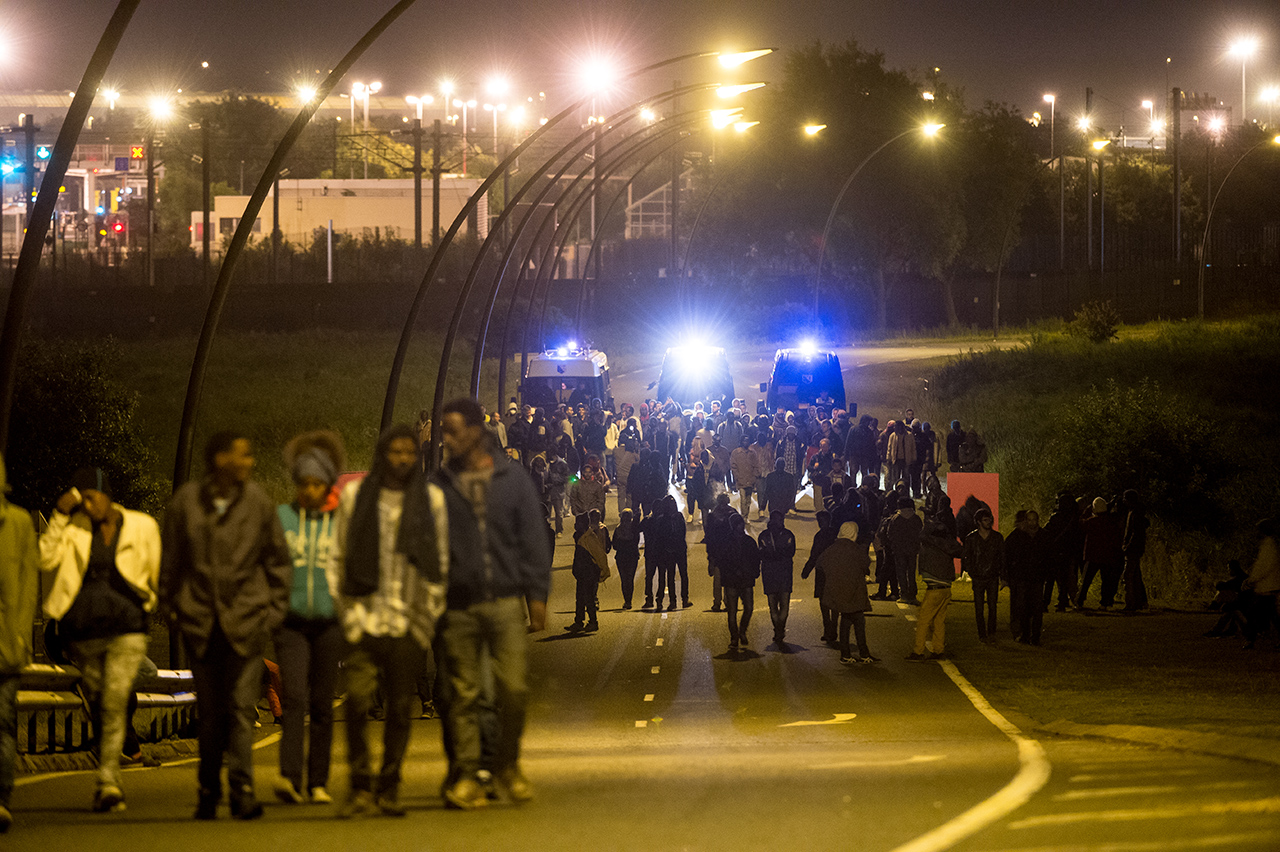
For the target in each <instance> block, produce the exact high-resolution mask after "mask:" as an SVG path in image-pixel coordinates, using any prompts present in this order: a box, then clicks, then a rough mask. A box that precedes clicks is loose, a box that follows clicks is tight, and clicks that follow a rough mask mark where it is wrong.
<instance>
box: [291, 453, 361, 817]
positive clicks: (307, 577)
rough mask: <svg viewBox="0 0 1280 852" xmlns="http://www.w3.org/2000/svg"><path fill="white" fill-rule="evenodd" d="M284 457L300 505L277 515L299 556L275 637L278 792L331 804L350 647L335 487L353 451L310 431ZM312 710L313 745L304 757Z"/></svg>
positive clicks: (295, 798) (295, 557)
mask: <svg viewBox="0 0 1280 852" xmlns="http://www.w3.org/2000/svg"><path fill="white" fill-rule="evenodd" d="M284 457H285V463H286V464H287V465H288V467H289V471H290V473H291V475H292V477H293V484H294V489H295V491H294V498H293V502H291V503H281V504H280V505H279V506H277V507H276V515H277V516H278V517H279V518H280V526H281V527H282V528H283V529H284V539H285V542H286V543H288V545H289V553H290V555H291V556H292V557H293V583H292V585H291V586H290V589H289V612H288V614H287V615H286V616H285V617H284V624H283V625H281V627H280V630H279V631H278V632H277V633H276V638H275V642H276V654H277V655H278V659H279V663H280V678H281V680H282V682H283V685H284V690H283V691H284V695H283V699H284V700H283V705H284V707H283V709H284V713H283V714H282V716H281V721H282V726H283V732H282V733H283V736H282V739H281V741H280V778H279V779H278V780H277V782H276V788H275V792H276V797H277V798H279V799H280V800H281V801H282V802H285V803H286V804H301V803H303V802H306V801H310V802H313V803H316V804H325V803H328V802H330V801H332V799H331V798H330V796H329V793H328V789H327V788H328V786H329V766H330V756H331V752H332V745H333V695H334V690H335V688H336V686H337V683H338V663H339V662H340V661H341V660H342V656H343V654H344V653H345V651H346V644H347V643H346V639H345V638H344V637H343V635H342V627H341V625H339V623H338V613H337V608H336V606H335V604H334V593H333V591H332V590H331V589H330V588H329V576H328V570H329V560H330V558H331V556H332V554H333V542H334V534H335V530H334V510H335V509H337V508H338V500H337V497H338V495H337V493H336V492H335V491H334V487H333V486H334V483H336V482H337V481H338V474H339V473H340V472H341V471H342V469H343V468H344V467H345V466H346V453H345V451H344V450H343V446H342V439H341V438H340V437H339V436H338V435H337V433H335V432H327V431H325V432H308V433H305V434H302V435H298V436H297V437H296V438H294V439H293V440H291V441H290V442H289V443H288V444H287V445H286V446H285V449H284ZM308 714H309V715H310V717H311V724H310V731H311V746H310V749H309V750H305V751H306V754H304V747H303V746H304V740H305V738H306V734H305V732H304V728H306V727H307V725H306V719H307V716H308ZM304 760H305V763H306V776H305V779H304V777H303V763H304Z"/></svg>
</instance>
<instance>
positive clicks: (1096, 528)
mask: <svg viewBox="0 0 1280 852" xmlns="http://www.w3.org/2000/svg"><path fill="white" fill-rule="evenodd" d="M1121 523H1122V521H1121V519H1120V518H1118V517H1116V513H1115V512H1112V511H1111V509H1110V506H1109V505H1108V504H1107V501H1106V499H1105V498H1103V497H1095V498H1094V500H1093V516H1092V517H1089V518H1085V519H1084V520H1083V521H1081V522H1080V532H1081V533H1082V534H1083V535H1084V576H1083V577H1082V578H1081V580H1080V591H1079V593H1077V595H1076V606H1078V607H1080V608H1081V609H1083V608H1084V604H1085V600H1086V599H1087V598H1088V596H1089V586H1091V585H1093V578H1094V577H1095V576H1097V575H1099V574H1101V575H1102V600H1101V605H1102V608H1103V609H1110V608H1111V606H1112V604H1114V603H1115V602H1116V592H1117V591H1118V590H1119V588H1120V574H1121V572H1122V571H1123V570H1124V528H1123V527H1122V526H1121Z"/></svg>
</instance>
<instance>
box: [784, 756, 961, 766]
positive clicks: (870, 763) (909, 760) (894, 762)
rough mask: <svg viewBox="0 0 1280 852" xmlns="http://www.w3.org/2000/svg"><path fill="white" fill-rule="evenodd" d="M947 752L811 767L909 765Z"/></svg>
mask: <svg viewBox="0 0 1280 852" xmlns="http://www.w3.org/2000/svg"><path fill="white" fill-rule="evenodd" d="M946 758H947V756H946V755H945V754H913V755H911V757H907V758H903V759H901V760H846V761H842V762H840V763H816V764H814V765H813V766H810V767H809V768H810V769H858V768H861V767H868V766H909V765H911V764H913V763H932V762H934V761H935V760H946Z"/></svg>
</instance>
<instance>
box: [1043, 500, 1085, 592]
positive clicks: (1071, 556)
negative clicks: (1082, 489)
mask: <svg viewBox="0 0 1280 852" xmlns="http://www.w3.org/2000/svg"><path fill="white" fill-rule="evenodd" d="M1044 538H1045V544H1044V546H1045V553H1046V556H1047V559H1048V560H1049V565H1048V572H1047V575H1046V578H1045V585H1044V607H1043V609H1046V610H1047V609H1048V608H1049V603H1050V601H1051V600H1053V586H1054V584H1055V583H1057V585H1058V605H1057V611H1058V612H1066V611H1067V608H1068V607H1069V606H1071V605H1072V604H1073V603H1074V602H1075V598H1076V590H1077V586H1078V585H1079V574H1080V554H1081V552H1082V548H1083V546H1084V539H1083V537H1082V536H1081V534H1080V513H1079V512H1077V511H1076V498H1075V495H1074V494H1072V493H1071V492H1069V491H1063V492H1061V493H1060V494H1058V507H1057V508H1056V509H1055V510H1054V512H1053V514H1052V515H1050V516H1049V523H1047V524H1045V527H1044Z"/></svg>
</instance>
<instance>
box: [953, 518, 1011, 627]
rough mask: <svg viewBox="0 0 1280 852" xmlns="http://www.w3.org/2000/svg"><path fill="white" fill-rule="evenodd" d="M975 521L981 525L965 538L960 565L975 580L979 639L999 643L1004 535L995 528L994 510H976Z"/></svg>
mask: <svg viewBox="0 0 1280 852" xmlns="http://www.w3.org/2000/svg"><path fill="white" fill-rule="evenodd" d="M974 520H976V521H977V523H978V528H977V529H976V530H974V531H973V532H971V533H969V535H967V536H966V537H965V540H964V552H963V553H962V554H961V556H960V565H961V567H962V568H963V570H964V571H965V573H967V574H968V575H969V579H970V580H971V581H972V582H973V612H974V617H975V618H976V619H977V623H978V639H979V640H981V641H983V642H995V640H996V601H997V599H998V598H999V596H1000V583H1001V581H1002V580H1004V578H1005V563H1004V560H1005V553H1004V536H1002V535H1000V533H998V532H996V531H995V530H994V529H992V526H993V524H994V521H995V519H994V517H993V516H992V514H991V510H990V509H986V508H982V509H979V510H978V511H977V512H975V513H974ZM984 612H985V618H984Z"/></svg>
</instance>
